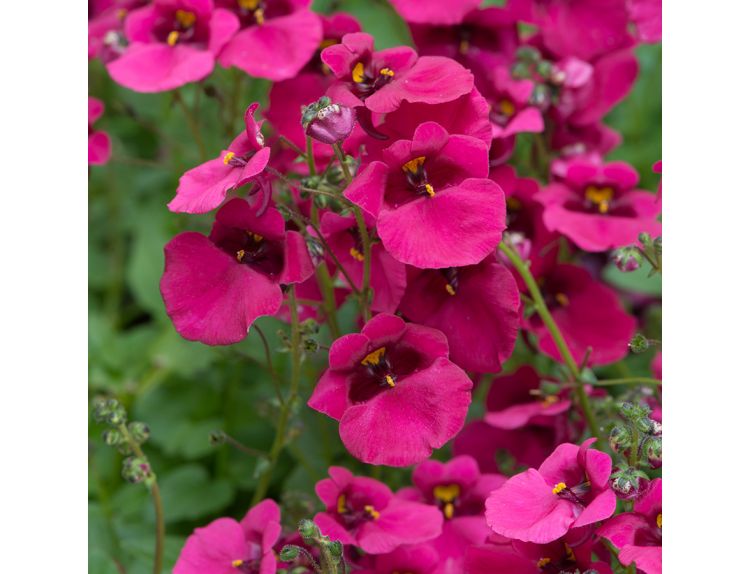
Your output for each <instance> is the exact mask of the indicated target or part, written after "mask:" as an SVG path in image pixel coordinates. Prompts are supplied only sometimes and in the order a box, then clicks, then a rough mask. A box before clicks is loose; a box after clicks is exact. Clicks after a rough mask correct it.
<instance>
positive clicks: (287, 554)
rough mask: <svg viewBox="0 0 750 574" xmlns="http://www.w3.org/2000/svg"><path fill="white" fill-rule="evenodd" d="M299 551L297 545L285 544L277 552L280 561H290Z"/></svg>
mask: <svg viewBox="0 0 750 574" xmlns="http://www.w3.org/2000/svg"><path fill="white" fill-rule="evenodd" d="M299 552H300V548H299V546H293V545H292V544H287V545H286V546H284V548H282V549H281V552H279V560H281V561H282V562H291V561H292V560H296V558H297V556H299Z"/></svg>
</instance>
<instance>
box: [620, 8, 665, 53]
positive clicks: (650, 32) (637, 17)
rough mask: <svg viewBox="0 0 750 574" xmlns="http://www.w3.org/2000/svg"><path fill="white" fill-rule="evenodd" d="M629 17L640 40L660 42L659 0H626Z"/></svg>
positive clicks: (652, 42) (650, 42) (651, 42)
mask: <svg viewBox="0 0 750 574" xmlns="http://www.w3.org/2000/svg"><path fill="white" fill-rule="evenodd" d="M627 5H628V11H629V12H630V19H631V20H632V21H633V22H634V23H635V26H636V28H637V29H638V38H639V39H640V40H641V41H642V42H647V43H649V44H654V43H657V42H661V0H628V2H627Z"/></svg>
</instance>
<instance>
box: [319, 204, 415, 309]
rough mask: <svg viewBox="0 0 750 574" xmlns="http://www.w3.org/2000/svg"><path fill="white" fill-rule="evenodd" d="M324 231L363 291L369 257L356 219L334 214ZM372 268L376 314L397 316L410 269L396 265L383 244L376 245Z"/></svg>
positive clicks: (326, 216)
mask: <svg viewBox="0 0 750 574" xmlns="http://www.w3.org/2000/svg"><path fill="white" fill-rule="evenodd" d="M320 230H321V232H322V233H323V237H325V239H326V242H327V243H328V245H329V246H330V247H331V250H332V251H333V254H334V255H335V256H336V258H337V259H338V260H339V262H340V263H341V265H342V266H343V268H344V269H345V270H346V272H347V273H348V274H349V276H350V277H351V278H352V281H354V284H355V285H356V287H357V288H361V287H362V279H363V276H364V260H365V256H364V254H363V250H364V248H363V247H362V239H361V236H360V234H359V230H358V228H357V222H356V221H355V219H354V217H353V216H349V217H344V216H341V215H338V214H336V213H333V212H327V213H324V214H323V217H322V218H321V222H320ZM370 267H371V269H370V286H371V287H372V291H373V297H372V304H371V308H372V310H373V311H376V312H379V313H380V312H384V313H393V312H395V311H396V308H397V307H398V304H399V303H400V302H401V298H402V297H403V295H404V291H405V290H406V266H405V265H404V264H403V263H399V262H398V261H396V260H395V259H394V258H393V257H392V256H391V255H390V254H389V253H388V252H387V251H386V250H385V248H384V247H383V244H382V243H375V244H373V245H372V249H371V262H370Z"/></svg>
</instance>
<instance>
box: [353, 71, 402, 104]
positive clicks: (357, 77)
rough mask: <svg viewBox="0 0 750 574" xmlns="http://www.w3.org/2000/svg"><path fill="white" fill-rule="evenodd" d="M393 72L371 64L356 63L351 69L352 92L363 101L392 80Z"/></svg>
mask: <svg viewBox="0 0 750 574" xmlns="http://www.w3.org/2000/svg"><path fill="white" fill-rule="evenodd" d="M394 75H395V72H394V71H393V70H391V69H390V68H387V67H380V66H377V65H375V64H374V63H373V62H368V63H367V64H365V63H364V62H357V63H356V64H355V66H354V68H352V81H351V86H352V91H353V92H354V93H355V94H357V96H359V98H360V99H362V100H364V99H365V98H366V97H368V96H371V95H372V94H374V93H375V92H377V91H378V90H379V89H380V88H382V87H383V86H385V85H386V84H388V83H390V82H391V80H393V76H394Z"/></svg>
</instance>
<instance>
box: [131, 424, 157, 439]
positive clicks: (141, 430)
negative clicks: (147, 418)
mask: <svg viewBox="0 0 750 574" xmlns="http://www.w3.org/2000/svg"><path fill="white" fill-rule="evenodd" d="M128 431H130V436H132V437H133V440H134V441H135V442H137V443H138V444H143V443H144V442H146V441H147V440H148V437H149V435H150V434H151V430H150V429H149V428H148V425H147V424H146V423H141V422H132V423H130V424H129V425H128Z"/></svg>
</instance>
